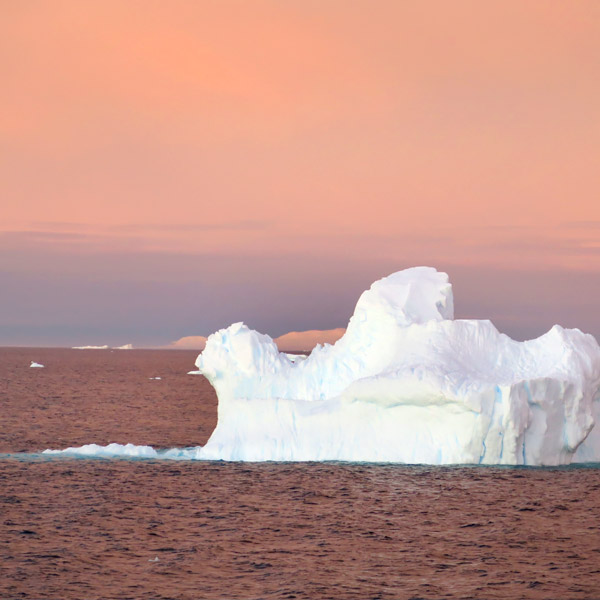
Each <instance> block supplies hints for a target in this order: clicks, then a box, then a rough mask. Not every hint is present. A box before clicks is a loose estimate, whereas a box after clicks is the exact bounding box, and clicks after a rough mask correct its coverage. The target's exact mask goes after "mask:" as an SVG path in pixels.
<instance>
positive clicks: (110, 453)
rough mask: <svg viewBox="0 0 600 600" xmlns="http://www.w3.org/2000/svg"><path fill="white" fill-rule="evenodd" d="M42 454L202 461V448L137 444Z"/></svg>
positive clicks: (110, 445) (89, 445)
mask: <svg viewBox="0 0 600 600" xmlns="http://www.w3.org/2000/svg"><path fill="white" fill-rule="evenodd" d="M42 454H46V455H53V456H64V457H78V458H146V459H148V458H154V459H167V460H202V455H201V454H202V446H196V447H192V448H168V449H165V450H155V449H154V448H153V447H152V446H136V445H135V444H116V443H112V444H108V445H106V446H100V445H99V444H84V445H83V446H73V447H70V448H65V449H64V450H52V449H47V450H44V451H43V452H42Z"/></svg>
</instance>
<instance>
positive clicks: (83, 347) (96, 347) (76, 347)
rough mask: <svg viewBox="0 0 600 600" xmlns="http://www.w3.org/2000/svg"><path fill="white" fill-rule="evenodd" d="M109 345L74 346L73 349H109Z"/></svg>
mask: <svg viewBox="0 0 600 600" xmlns="http://www.w3.org/2000/svg"><path fill="white" fill-rule="evenodd" d="M108 349H109V346H73V347H72V348H71V350H108Z"/></svg>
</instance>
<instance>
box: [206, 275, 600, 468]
mask: <svg viewBox="0 0 600 600" xmlns="http://www.w3.org/2000/svg"><path fill="white" fill-rule="evenodd" d="M453 313H454V310H453V296H452V287H451V285H450V283H449V282H448V276H447V275H446V274H445V273H440V272H437V271H436V270H435V269H432V268H429V267H417V268H413V269H407V270H405V271H400V272H398V273H394V274H393V275H390V276H389V277H386V278H384V279H381V280H380V281H377V282H375V283H374V284H373V285H372V286H371V288H370V289H369V290H367V291H366V292H364V293H363V294H362V295H361V297H360V299H359V300H358V303H357V305H356V309H355V311H354V315H353V316H352V318H351V319H350V322H349V324H348V328H347V331H346V333H345V334H344V336H343V337H342V338H341V339H340V340H339V341H338V342H336V343H335V344H334V345H333V346H330V345H327V344H326V345H325V346H317V347H316V348H315V349H314V350H313V351H312V353H311V354H310V356H308V358H306V359H304V360H300V359H298V357H292V356H289V355H286V354H284V353H280V352H278V350H277V347H276V345H275V343H274V342H273V340H272V339H271V338H270V337H269V336H267V335H262V334H260V333H258V332H256V331H252V330H250V329H248V327H246V326H245V325H243V324H242V323H236V324H234V325H231V326H230V327H228V328H227V329H222V330H220V331H218V332H216V333H214V334H212V335H211V336H210V337H209V338H208V340H207V343H206V348H205V349H204V351H203V352H202V354H200V356H199V357H198V359H197V361H196V366H197V367H198V370H199V372H201V373H202V374H204V375H205V376H206V377H207V378H208V379H209V381H210V382H211V383H212V385H213V386H214V388H215V390H216V392H217V394H218V397H219V407H218V424H217V427H216V429H215V431H214V433H213V434H212V436H211V438H210V440H209V441H208V443H207V444H206V446H204V447H203V448H201V449H200V448H199V449H197V450H196V453H195V456H194V457H195V458H202V459H223V460H246V461H263V460H277V461H300V460H302V461H305V460H311V461H312V460H314V461H322V460H347V461H377V462H379V461H390V462H401V463H426V464H451V463H482V464H510V465H521V464H527V465H557V464H568V463H570V462H576V461H600V433H599V432H600V425H597V426H596V427H595V428H594V423H595V422H596V423H597V422H598V421H600V392H599V388H600V347H599V346H598V344H597V342H596V340H595V339H594V338H593V337H592V336H591V335H588V334H584V333H582V332H581V331H579V330H578V329H563V328H562V327H560V326H558V325H556V326H554V327H553V328H552V329H551V330H550V331H549V332H548V333H546V334H545V335H543V336H541V337H539V338H537V339H535V340H530V341H526V342H517V341H514V340H512V339H510V338H509V337H508V336H506V335H504V334H502V333H499V332H498V330H497V329H496V328H495V327H494V325H493V324H492V323H491V322H489V321H473V320H454V318H453V317H454V314H453ZM301 358H302V357H301Z"/></svg>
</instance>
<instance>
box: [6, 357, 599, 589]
mask: <svg viewBox="0 0 600 600" xmlns="http://www.w3.org/2000/svg"><path fill="white" fill-rule="evenodd" d="M196 354H197V353H196V352H192V351H159V350H114V351H110V350H70V349H48V348H45V349H33V348H0V599H2V600H9V599H22V598H26V599H36V600H42V599H43V600H71V599H73V600H84V599H85V600H95V599H99V600H100V599H102V600H109V599H110V600H112V599H115V600H117V599H118V600H126V599H136V600H137V599H142V598H143V599H153V600H166V599H178V600H179V599H181V600H188V599H189V600H199V599H259V598H298V599H304V598H310V599H326V598H335V599H337V598H339V599H346V598H347V599H360V600H363V599H375V598H381V599H403V598H413V599H417V598H422V599H435V598H482V599H487V598H490V599H491V598H531V599H538V598H539V599H542V598H543V599H546V598H561V599H567V598H573V599H578V598H600V468H598V465H596V466H593V465H592V466H572V467H567V468H508V467H475V466H473V467H428V466H418V465H417V466H407V465H389V464H379V465H376V464H350V463H225V462H204V461H198V462H192V461H168V460H140V459H135V460H134V459H130V460H124V459H119V460H115V459H113V460H107V459H81V458H66V457H55V456H51V455H41V454H40V453H41V451H43V450H44V449H46V448H53V449H61V448H66V447H69V446H80V445H83V444H90V443H98V444H103V445H104V444H108V443H110V442H118V443H121V444H125V443H128V442H131V443H134V444H137V445H151V446H153V447H155V448H171V447H186V446H197V445H202V444H204V443H205V442H206V440H207V439H208V437H209V436H210V433H211V431H212V430H213V428H214V426H215V424H216V409H217V399H216V396H215V394H214V391H213V390H212V388H211V386H210V384H209V383H208V382H207V381H206V380H205V379H204V378H203V377H199V376H190V375H187V371H189V370H191V369H193V368H194V364H193V363H194V359H195V357H196ZM31 361H35V362H38V363H41V364H43V365H45V368H43V369H32V368H30V367H29V364H30V362H31ZM155 377H160V379H154V378H155Z"/></svg>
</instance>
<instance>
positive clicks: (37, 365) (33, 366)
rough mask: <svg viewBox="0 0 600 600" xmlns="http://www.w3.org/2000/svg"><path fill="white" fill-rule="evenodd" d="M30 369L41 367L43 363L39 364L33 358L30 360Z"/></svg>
mask: <svg viewBox="0 0 600 600" xmlns="http://www.w3.org/2000/svg"><path fill="white" fill-rule="evenodd" d="M29 368H30V369H43V368H44V365H41V364H40V363H36V362H34V361H33V360H32V361H31V364H30V365H29Z"/></svg>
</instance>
